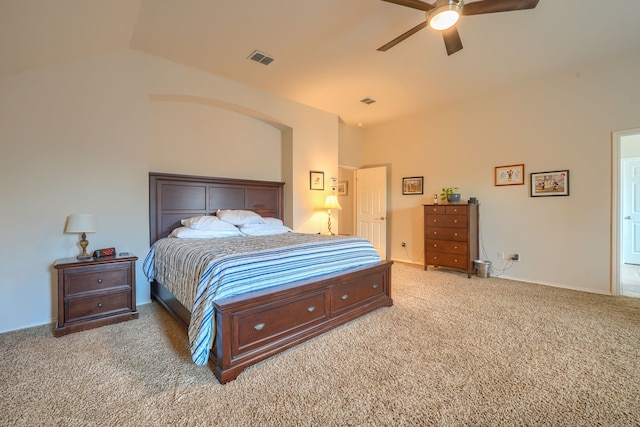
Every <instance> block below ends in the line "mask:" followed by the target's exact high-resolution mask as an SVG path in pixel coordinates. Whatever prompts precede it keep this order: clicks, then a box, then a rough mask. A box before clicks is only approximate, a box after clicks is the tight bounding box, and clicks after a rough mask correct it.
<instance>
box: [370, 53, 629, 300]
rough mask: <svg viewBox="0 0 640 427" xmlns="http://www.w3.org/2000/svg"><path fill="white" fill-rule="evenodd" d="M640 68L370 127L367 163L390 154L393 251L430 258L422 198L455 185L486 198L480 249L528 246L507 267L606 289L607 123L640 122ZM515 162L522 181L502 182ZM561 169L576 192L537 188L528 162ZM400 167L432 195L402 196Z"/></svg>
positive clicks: (493, 251)
mask: <svg viewBox="0 0 640 427" xmlns="http://www.w3.org/2000/svg"><path fill="white" fill-rule="evenodd" d="M639 75H640V58H638V57H636V58H633V59H629V60H626V61H621V62H617V63H611V64H606V65H601V66H598V67H594V68H592V69H585V70H577V71H576V72H573V73H567V74H565V75H561V76H558V77H555V78H548V79H542V80H541V81H539V82H532V83H529V84H527V85H525V86H523V87H520V88H516V89H511V90H505V92H503V93H496V94H494V95H492V96H487V97H485V98H481V99H474V100H470V101H468V102H466V103H462V104H458V105H451V106H442V107H440V108H438V109H437V110H435V111H425V112H422V113H419V114H416V115H414V116H411V117H405V118H403V119H400V120H396V121H392V122H389V123H386V124H383V125H379V126H374V127H367V128H366V129H365V131H364V164H381V163H389V164H390V165H391V167H390V169H389V170H390V173H391V182H392V186H391V188H390V193H391V211H392V212H391V213H390V218H391V227H390V230H391V231H390V235H389V240H388V242H389V245H390V247H391V257H392V258H393V259H396V260H402V261H409V262H416V263H422V262H423V256H424V251H423V247H422V245H423V238H422V233H423V224H422V221H423V216H422V204H423V203H428V202H431V201H432V199H433V194H434V193H439V192H440V191H441V188H442V187H445V186H458V187H460V191H461V193H462V197H463V199H465V200H466V199H467V198H468V197H469V196H476V197H477V198H478V199H479V201H480V203H481V204H480V222H481V227H480V228H481V248H480V249H481V253H482V258H483V259H488V260H491V261H492V262H493V263H494V267H497V268H501V267H504V266H505V263H504V262H502V261H498V260H497V259H496V258H497V252H498V251H504V252H505V253H507V254H510V253H514V252H519V253H521V254H522V261H521V262H519V263H514V264H513V266H512V267H511V268H510V269H509V270H507V271H505V272H504V274H503V276H504V277H511V278H516V279H521V280H527V281H532V282H538V283H544V284H551V285H557V286H562V287H567V288H576V289H585V290H589V291H594V292H601V293H609V292H610V237H611V234H610V221H611V217H610V208H611V206H610V200H611V132H612V131H615V130H621V129H629V128H637V127H639V126H640V81H639V80H638V76H639ZM425 91H426V89H425ZM425 96H428V93H426V92H425ZM518 163H524V164H525V175H526V177H525V178H526V179H525V185H518V186H509V187H495V186H494V168H495V167H496V166H501V165H511V164H518ZM558 169H569V170H570V196H569V197H538V198H532V197H530V196H529V174H530V173H531V172H542V171H552V170H558ZM403 176H424V178H425V194H424V196H403V195H402V192H401V185H400V184H401V180H402V177H403ZM402 241H405V242H407V246H408V251H407V252H405V250H404V249H403V248H402V247H401V245H400V242H402ZM496 272H499V270H497V271H496Z"/></svg>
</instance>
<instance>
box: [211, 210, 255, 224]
mask: <svg viewBox="0 0 640 427" xmlns="http://www.w3.org/2000/svg"><path fill="white" fill-rule="evenodd" d="M216 216H217V217H218V218H220V219H221V220H223V221H225V222H228V223H230V224H233V225H247V224H264V218H262V217H261V216H260V215H258V214H257V213H255V212H253V211H245V210H242V209H218V212H217V213H216Z"/></svg>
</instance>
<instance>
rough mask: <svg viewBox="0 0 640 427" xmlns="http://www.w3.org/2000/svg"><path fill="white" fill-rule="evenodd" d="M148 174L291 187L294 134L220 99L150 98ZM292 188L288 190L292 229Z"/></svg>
mask: <svg viewBox="0 0 640 427" xmlns="http://www.w3.org/2000/svg"><path fill="white" fill-rule="evenodd" d="M149 170H150V171H153V172H166V173H179V174H188V175H203V176H220V177H229V178H244V179H257V180H267V181H283V182H285V183H287V184H288V183H290V182H292V181H291V179H292V175H293V129H292V128H291V127H290V126H287V125H286V124H283V123H281V122H279V121H278V120H277V119H275V118H273V117H270V116H269V115H266V114H264V113H262V112H259V111H255V110H252V109H249V108H246V107H244V106H241V105H237V104H233V103H229V102H226V101H221V100H218V99H212V98H206V97H200V96H191V95H171V94H153V95H150V96H149ZM292 199H293V192H292V185H285V223H287V224H288V225H290V226H291V225H292V224H291V218H292V212H293V203H292Z"/></svg>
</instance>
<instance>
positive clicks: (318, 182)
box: [309, 171, 324, 190]
mask: <svg viewBox="0 0 640 427" xmlns="http://www.w3.org/2000/svg"><path fill="white" fill-rule="evenodd" d="M309 188H310V189H311V190H324V172H319V171H310V172H309Z"/></svg>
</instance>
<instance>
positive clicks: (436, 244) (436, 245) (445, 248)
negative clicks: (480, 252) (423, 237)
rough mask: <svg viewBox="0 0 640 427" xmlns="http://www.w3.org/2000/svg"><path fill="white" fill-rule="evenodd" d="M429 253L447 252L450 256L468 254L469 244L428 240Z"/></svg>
mask: <svg viewBox="0 0 640 427" xmlns="http://www.w3.org/2000/svg"><path fill="white" fill-rule="evenodd" d="M426 248H427V251H428V252H432V251H433V252H445V253H449V254H462V255H464V254H466V253H467V242H464V241H462V242H457V241H447V240H427V246H426Z"/></svg>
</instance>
